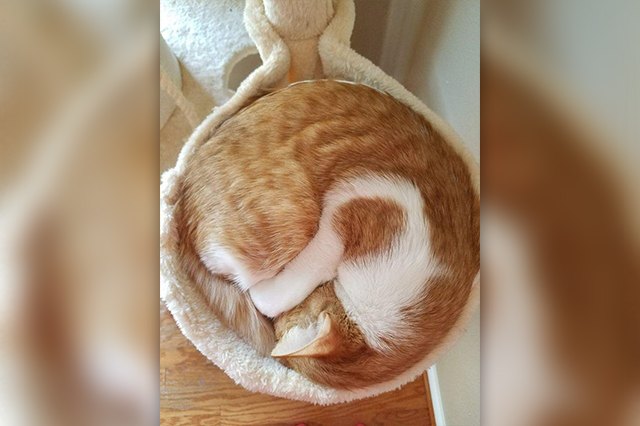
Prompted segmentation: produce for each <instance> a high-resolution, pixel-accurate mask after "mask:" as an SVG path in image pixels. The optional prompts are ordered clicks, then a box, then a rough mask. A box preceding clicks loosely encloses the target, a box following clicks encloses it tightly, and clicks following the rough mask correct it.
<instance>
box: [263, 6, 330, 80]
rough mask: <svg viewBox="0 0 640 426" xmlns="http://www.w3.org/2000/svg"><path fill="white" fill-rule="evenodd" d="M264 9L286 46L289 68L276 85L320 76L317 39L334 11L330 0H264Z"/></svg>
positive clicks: (321, 74)
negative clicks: (288, 55)
mask: <svg viewBox="0 0 640 426" xmlns="http://www.w3.org/2000/svg"><path fill="white" fill-rule="evenodd" d="M264 11H265V16H266V17H267V19H268V20H269V22H270V24H271V26H272V27H273V29H274V30H275V31H276V32H277V33H278V35H279V36H280V37H281V38H282V40H283V41H284V43H285V44H286V45H287V48H288V49H289V54H290V63H289V70H288V72H287V75H286V76H285V77H284V79H283V80H282V81H281V82H280V84H279V86H283V87H284V86H286V85H287V84H289V83H293V82H295V81H301V80H312V79H321V78H324V77H325V76H324V72H323V70H322V62H321V61H320V55H319V53H318V42H319V39H320V36H321V35H322V34H323V33H324V31H325V29H326V28H327V25H328V24H329V22H331V19H332V18H333V16H334V13H335V11H334V7H333V2H332V0H293V1H291V0H285V1H282V0H264Z"/></svg>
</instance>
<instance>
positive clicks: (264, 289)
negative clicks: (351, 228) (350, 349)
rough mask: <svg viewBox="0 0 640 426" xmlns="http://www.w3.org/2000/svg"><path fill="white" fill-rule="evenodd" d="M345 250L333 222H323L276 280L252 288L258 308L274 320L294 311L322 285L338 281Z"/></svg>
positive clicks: (253, 298) (260, 283) (250, 291)
mask: <svg viewBox="0 0 640 426" xmlns="http://www.w3.org/2000/svg"><path fill="white" fill-rule="evenodd" d="M343 251H344V246H343V243H342V240H341V239H340V237H339V236H338V234H337V233H336V232H335V230H334V229H333V226H331V223H330V222H329V221H323V220H321V222H320V227H319V229H318V232H317V233H316V235H315V236H314V237H313V239H312V240H311V241H310V242H309V244H308V245H307V246H306V247H305V248H304V249H303V250H302V251H301V252H300V253H299V254H298V256H296V257H295V258H294V259H293V260H292V261H291V262H289V263H288V264H287V265H286V266H285V268H284V269H283V270H282V271H281V272H280V273H279V274H277V275H276V276H275V277H273V278H270V279H267V280H263V281H260V282H259V283H257V284H255V285H254V286H252V287H251V288H250V289H249V293H250V295H251V299H252V300H253V303H254V304H255V306H256V308H258V310H259V311H260V312H262V313H263V314H264V315H266V316H268V317H271V318H275V317H277V316H278V315H280V314H281V313H283V312H286V311H288V310H290V309H292V308H293V307H295V306H296V305H298V304H299V303H301V302H302V301H303V300H304V299H306V298H307V296H309V294H311V292H312V291H313V290H315V288H316V287H318V286H319V285H320V284H322V283H325V282H327V281H330V280H332V279H333V278H335V276H336V273H337V269H338V265H339V264H340V260H341V259H342V253H343Z"/></svg>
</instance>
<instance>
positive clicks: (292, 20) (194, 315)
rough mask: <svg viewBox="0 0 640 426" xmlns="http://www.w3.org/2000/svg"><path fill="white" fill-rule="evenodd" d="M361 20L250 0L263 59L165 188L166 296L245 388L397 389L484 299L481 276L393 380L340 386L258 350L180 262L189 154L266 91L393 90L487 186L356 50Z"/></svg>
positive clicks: (294, 392)
mask: <svg viewBox="0 0 640 426" xmlns="http://www.w3.org/2000/svg"><path fill="white" fill-rule="evenodd" d="M354 19H355V10H354V4H353V0H296V1H275V0H247V2H246V7H245V11H244V21H245V26H246V28H247V30H248V32H249V34H250V36H251V38H252V39H253V40H254V42H255V44H256V47H257V49H258V52H259V54H260V57H261V59H262V65H261V66H260V67H259V68H257V69H256V70H255V71H254V72H253V73H251V74H250V75H249V76H248V77H247V78H246V79H245V80H244V81H243V82H242V84H241V85H240V87H239V88H238V90H237V92H236V93H235V95H234V96H233V97H232V98H231V99H230V100H229V101H228V102H226V103H225V104H223V105H222V106H220V107H218V108H216V109H214V111H213V112H212V113H211V114H210V115H209V116H208V117H206V118H205V119H204V121H203V122H202V123H201V124H200V125H199V126H198V127H197V128H196V130H195V131H194V133H193V134H192V135H191V137H190V138H189V140H188V141H187V142H186V144H185V145H184V147H183V148H182V150H181V152H180V155H179V157H178V160H177V162H176V165H175V166H174V167H173V168H171V169H169V170H167V171H166V172H165V173H164V174H163V176H162V183H161V187H160V219H161V220H160V243H161V248H160V285H161V292H160V294H161V297H162V299H163V300H164V303H165V304H166V306H167V308H168V309H169V311H170V312H171V314H172V315H173V317H174V319H175V321H176V323H177V325H178V327H179V328H180V330H181V332H182V333H183V334H184V335H185V336H186V337H187V338H188V339H189V340H190V341H191V342H192V343H193V344H194V346H195V347H196V348H197V349H198V350H199V351H200V352H201V353H202V354H203V355H205V356H206V357H207V358H208V359H209V360H211V361H212V362H213V363H214V364H216V365H217V366H218V367H220V368H221V369H222V370H224V372H225V373H226V374H227V375H228V376H229V377H231V378H232V379H233V380H234V381H235V382H236V383H238V384H239V385H241V386H243V387H244V388H246V389H248V390H250V391H255V392H262V393H267V394H271V395H274V396H278V397H282V398H288V399H294V400H300V401H307V402H311V403H315V404H322V405H327V404H335V403H340V402H347V401H352V400H355V399H360V398H366V397H370V396H374V395H377V394H380V393H383V392H387V391H391V390H394V389H397V388H399V387H400V386H402V385H403V384H405V383H408V382H409V381H411V380H413V379H415V378H416V377H417V376H418V375H420V374H421V373H423V372H424V371H425V369H427V368H428V367H429V366H431V365H432V364H433V363H434V362H435V361H436V359H437V358H438V356H439V355H440V354H441V353H442V352H443V351H445V350H446V349H447V348H448V347H450V346H451V345H452V344H453V342H454V341H455V339H456V338H457V337H458V336H459V335H460V334H461V332H462V331H463V329H464V325H465V324H466V323H467V320H468V319H469V316H470V314H471V313H473V310H474V308H475V306H476V304H477V301H478V299H479V282H478V280H477V279H476V281H475V282H474V285H473V289H472V291H471V293H470V296H469V299H468V302H467V305H466V307H465V309H464V311H463V313H462V315H461V316H460V318H459V319H458V321H457V323H456V325H455V326H454V328H453V329H452V330H451V331H450V333H448V335H447V337H446V338H445V339H444V340H443V342H442V343H441V344H440V345H439V346H438V347H437V348H436V350H433V351H431V352H430V353H428V354H425V357H424V359H422V360H421V361H420V362H418V363H416V364H415V365H413V366H410V367H409V368H408V369H407V370H406V371H404V372H402V373H400V374H399V375H398V376H397V377H395V378H394V379H393V380H390V381H387V382H384V383H379V384H376V385H373V386H370V387H367V388H364V389H357V390H342V389H333V388H330V387H326V386H322V385H319V384H317V383H314V382H312V381H310V380H309V379H307V378H305V377H304V376H302V375H300V374H299V373H297V372H296V371H294V370H291V369H289V368H287V367H285V366H283V365H282V364H280V363H278V362H277V361H276V360H275V359H273V358H271V357H265V356H262V355H260V354H258V352H256V351H255V350H254V349H253V348H252V347H251V346H250V345H248V344H247V343H245V342H244V341H243V340H242V339H240V338H239V337H238V336H237V335H236V334H235V333H234V332H233V331H231V330H229V329H228V328H226V327H225V326H224V325H223V324H221V322H220V321H219V320H218V319H217V317H216V316H215V314H214V313H213V312H212V311H211V310H210V309H209V307H208V306H207V303H206V301H205V299H204V297H203V296H202V295H201V294H200V293H199V291H198V290H197V289H196V286H195V285H194V284H193V283H192V282H190V280H188V279H187V278H186V276H185V275H184V273H183V272H182V271H180V270H178V268H176V267H175V263H174V261H173V257H174V256H175V253H174V251H173V244H172V243H171V242H170V240H171V232H169V231H170V225H171V221H172V220H173V208H174V205H175V202H176V200H177V196H178V194H177V185H176V184H175V183H176V182H177V179H178V178H179V176H180V175H181V174H182V173H184V170H185V165H186V162H187V161H186V160H187V158H189V156H191V155H193V153H194V152H195V151H196V150H197V149H198V147H199V146H200V145H201V144H203V143H205V142H206V141H207V140H209V139H210V137H211V135H212V133H213V132H214V130H215V128H216V127H217V126H218V125H219V124H220V123H222V122H223V121H224V120H225V119H227V118H229V117H230V116H232V115H233V114H234V113H235V112H236V111H238V109H239V108H240V107H241V106H242V105H243V104H245V102H246V101H247V100H249V99H250V98H251V97H253V96H255V95H256V94H258V93H260V92H261V91H264V90H265V89H273V88H277V87H284V86H286V85H288V84H289V83H292V82H295V81H300V80H309V79H322V78H330V79H339V80H347V81H353V82H357V83H362V84H366V85H369V86H372V87H374V88H377V89H379V90H381V91H385V92H388V93H389V94H391V95H392V96H394V97H395V98H397V99H398V100H400V101H402V102H403V103H405V104H406V105H408V106H409V107H411V108H412V109H414V110H415V111H417V112H419V113H421V114H423V115H424V116H425V117H426V119H427V120H428V121H429V122H431V123H432V125H433V126H434V128H435V129H437V130H438V131H439V132H440V133H441V134H442V135H443V136H444V138H445V139H446V141H447V142H448V143H449V144H450V145H451V146H452V147H453V148H454V149H455V150H456V151H457V152H458V153H459V154H460V156H461V157H462V158H463V159H464V160H465V162H466V163H467V165H468V167H469V170H470V173H471V176H472V179H473V183H474V187H475V189H476V191H479V172H478V166H477V164H476V163H475V161H474V160H473V159H472V157H471V155H470V154H469V153H468V152H467V151H466V150H465V149H464V147H463V145H462V144H461V142H460V141H459V138H458V136H457V135H456V134H455V133H454V132H453V131H452V130H451V129H450V127H449V126H448V125H447V124H446V123H445V122H443V121H442V119H440V118H439V117H438V116H437V115H436V114H434V113H433V112H432V111H431V110H430V109H429V108H427V107H426V106H425V105H424V104H422V103H421V102H420V101H419V100H418V99H417V98H416V97H415V96H413V95H412V94H411V93H409V92H408V91H407V90H406V89H405V88H404V87H402V86H401V85H400V84H399V83H398V82H396V81H395V80H393V79H392V78H391V77H389V76H388V75H386V74H385V73H384V72H383V71H382V70H380V69H379V68H378V67H376V66H375V65H373V64H372V63H371V62H370V61H368V60H367V59H365V58H363V57H362V56H360V55H358V54H357V53H356V52H354V51H353V50H352V49H351V48H350V46H349V39H350V36H351V31H352V30H353V23H354Z"/></svg>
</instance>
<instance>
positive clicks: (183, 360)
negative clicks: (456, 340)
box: [160, 306, 435, 426]
mask: <svg viewBox="0 0 640 426" xmlns="http://www.w3.org/2000/svg"><path fill="white" fill-rule="evenodd" d="M160 338H161V347H160V421H161V424H163V425H167V426H171V425H175V426H178V425H224V426H227V425H228V426H235V425H260V426H266V425H296V424H298V423H305V424H307V425H309V426H316V425H332V426H333V425H336V426H342V425H344V426H354V425H356V424H358V423H363V424H365V425H367V426H372V425H425V426H431V425H435V423H434V421H433V410H432V407H431V401H430V399H429V390H428V387H425V385H426V383H427V382H426V376H424V377H419V378H418V379H417V380H415V381H414V382H412V383H409V384H407V385H406V386H404V387H403V388H402V389H399V390H397V391H394V392H389V393H386V394H383V395H379V396H377V397H374V398H368V399H365V400H360V401H355V402H351V403H347V404H339V405H332V406H328V407H321V406H316V405H313V404H308V403H304V402H298V401H290V400H286V399H282V398H276V397H273V396H269V395H263V394H257V393H252V392H249V391H247V390H245V389H244V388H242V387H240V386H238V385H236V384H235V383H234V382H233V381H232V380H231V379H230V378H229V377H227V376H226V375H225V374H224V373H223V372H222V371H221V370H220V369H219V368H217V367H216V366H215V365H213V364H212V363H211V362H209V361H208V360H207V359H206V358H205V357H204V356H203V355H202V354H200V353H199V352H198V351H197V349H195V348H194V347H193V346H192V345H191V343H190V342H189V341H188V340H187V339H186V338H185V337H184V336H183V335H182V334H181V333H180V331H179V330H178V328H177V326H176V324H175V323H174V321H173V318H172V317H171V314H170V313H169V312H168V311H167V309H166V308H165V307H164V306H161V308H160Z"/></svg>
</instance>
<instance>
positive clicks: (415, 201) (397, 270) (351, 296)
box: [332, 176, 444, 350]
mask: <svg viewBox="0 0 640 426" xmlns="http://www.w3.org/2000/svg"><path fill="white" fill-rule="evenodd" d="M332 197H333V199H334V200H335V202H338V200H343V199H347V198H356V197H364V198H368V197H382V198H385V199H390V200H393V201H395V202H396V203H397V204H398V205H400V206H401V207H403V208H404V210H405V212H406V214H407V217H406V225H405V228H404V230H403V232H402V234H401V235H400V236H398V238H397V239H396V241H395V242H394V244H393V245H392V247H391V248H390V249H389V250H387V251H385V252H384V253H380V254H377V255H371V256H368V257H364V258H359V259H355V260H353V261H349V262H344V263H342V264H341V265H340V266H339V267H338V279H337V282H336V286H335V289H336V295H337V296H338V298H339V299H340V301H341V302H342V304H343V306H344V308H345V310H346V311H347V313H348V315H349V317H350V318H351V319H352V320H353V321H354V322H355V323H356V324H357V325H358V326H359V327H360V329H361V331H362V333H363V334H364V337H365V339H366V341H367V343H368V344H369V345H370V346H371V347H373V348H375V349H378V350H385V349H387V348H386V347H385V344H384V342H383V340H382V339H381V337H383V336H386V337H398V336H401V335H403V334H405V333H406V332H407V331H408V330H406V326H405V325H404V323H403V316H402V310H403V308H405V307H407V306H411V305H413V304H415V303H416V301H417V300H418V298H419V297H420V296H421V295H422V293H423V292H424V291H425V284H426V283H427V281H428V279H429V278H430V277H432V276H434V275H437V274H441V273H443V272H444V270H443V268H442V267H441V266H440V265H439V264H438V263H437V262H436V260H435V258H434V257H433V254H432V252H431V247H430V238H429V229H428V225H427V222H426V219H425V217H424V213H423V211H424V209H423V207H424V205H423V200H422V197H421V195H420V192H419V191H418V189H417V188H416V187H415V186H414V185H413V184H412V183H410V182H408V181H407V180H405V179H400V178H387V177H381V176H366V177H360V178H356V179H353V180H351V181H350V182H348V183H345V184H342V185H341V186H340V187H339V188H337V190H336V191H333V192H332Z"/></svg>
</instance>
